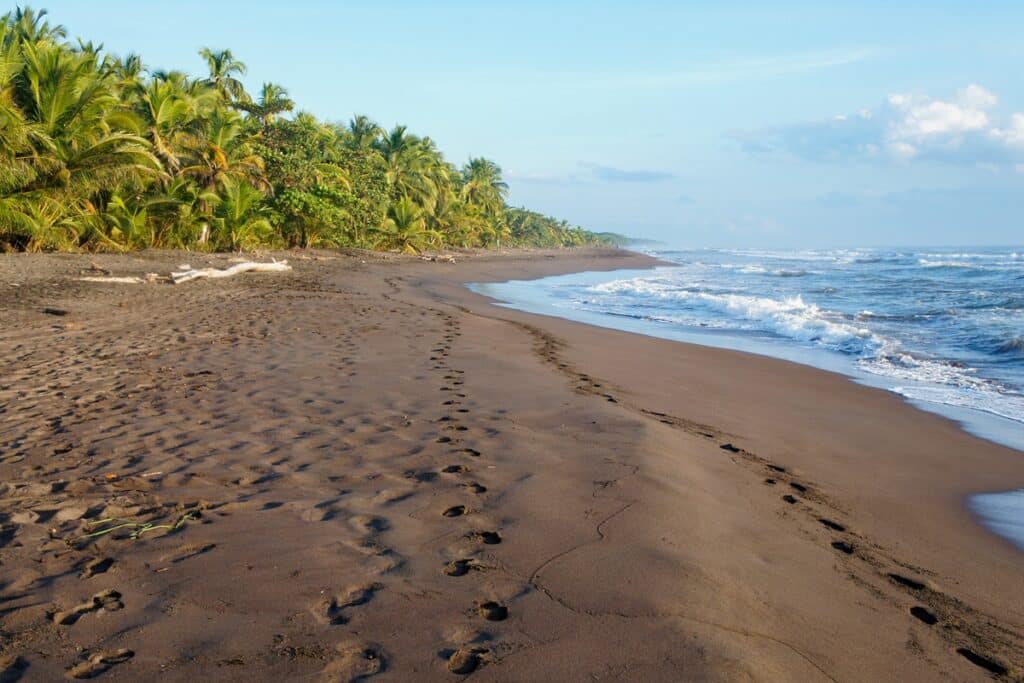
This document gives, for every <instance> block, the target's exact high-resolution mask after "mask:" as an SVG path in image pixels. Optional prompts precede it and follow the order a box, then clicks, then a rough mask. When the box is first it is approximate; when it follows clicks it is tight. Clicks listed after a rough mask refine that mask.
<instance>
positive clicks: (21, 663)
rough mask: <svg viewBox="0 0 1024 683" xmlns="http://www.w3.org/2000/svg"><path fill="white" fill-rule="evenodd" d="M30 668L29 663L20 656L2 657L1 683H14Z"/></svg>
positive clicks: (0, 665) (0, 660)
mask: <svg viewBox="0 0 1024 683" xmlns="http://www.w3.org/2000/svg"><path fill="white" fill-rule="evenodd" d="M27 668H28V662H26V661H25V660H24V659H22V658H21V657H19V656H18V655H7V656H6V657H0V683H14V682H15V681H17V680H19V679H20V678H21V677H22V675H23V674H24V672H25V669H27Z"/></svg>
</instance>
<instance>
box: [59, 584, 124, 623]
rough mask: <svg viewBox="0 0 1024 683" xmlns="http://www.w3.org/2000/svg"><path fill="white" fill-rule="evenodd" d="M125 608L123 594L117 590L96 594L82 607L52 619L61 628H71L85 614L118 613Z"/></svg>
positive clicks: (76, 606) (73, 608) (79, 606)
mask: <svg viewBox="0 0 1024 683" xmlns="http://www.w3.org/2000/svg"><path fill="white" fill-rule="evenodd" d="M123 608H124V603H123V602H121V594H120V593H118V592H117V591H115V590H105V591H100V592H99V593H96V594H95V595H94V596H92V597H91V598H89V599H88V600H86V601H85V602H83V603H81V604H80V605H75V606H74V607H72V608H71V609H69V610H60V611H57V612H54V613H53V617H52V619H53V623H55V624H58V625H60V626H70V625H72V624H74V623H75V622H76V621H78V618H79V617H81V616H82V615H83V614H88V613H89V612H95V611H97V610H104V611H107V612H116V611H117V610H119V609H123Z"/></svg>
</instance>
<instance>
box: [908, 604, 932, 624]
mask: <svg viewBox="0 0 1024 683" xmlns="http://www.w3.org/2000/svg"><path fill="white" fill-rule="evenodd" d="M910 614H911V615H912V616H913V617H914V618H915V619H919V620H920V621H923V622H924V623H926V624H928V625H929V626H934V625H935V624H936V623H938V621H939V620H938V618H937V617H936V616H935V615H934V614H932V613H931V612H929V611H928V610H927V609H925V608H924V607H921V606H920V605H918V606H916V607H911V608H910Z"/></svg>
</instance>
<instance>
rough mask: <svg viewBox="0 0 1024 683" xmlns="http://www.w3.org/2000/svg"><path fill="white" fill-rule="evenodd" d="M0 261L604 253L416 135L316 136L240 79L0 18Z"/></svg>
mask: <svg viewBox="0 0 1024 683" xmlns="http://www.w3.org/2000/svg"><path fill="white" fill-rule="evenodd" d="M0 31H2V36H0V250H7V251H10V250H15V251H43V250H96V251H100V250H106V251H129V250H136V249H144V248H179V249H194V250H211V251H214V250H219V251H226V250H240V249H254V248H259V247H267V248H271V247H275V248H277V247H332V246H337V247H358V248H371V249H382V250H394V249H397V250H401V251H404V252H409V253H415V252H418V251H422V250H426V249H440V248H444V247H492V246H499V245H500V246H544V247H556V246H572V245H581V244H588V243H604V242H609V241H610V240H609V237H608V236H607V235H597V234H595V233H592V232H588V231H586V230H583V229H581V228H578V227H575V226H571V225H569V224H568V223H566V222H565V221H560V220H556V219H554V218H550V217H548V216H544V215H541V214H539V213H536V212H533V211H528V210H526V209H522V208H515V207H511V206H509V205H508V204H507V201H506V199H507V196H508V185H507V184H506V182H505V181H504V180H503V179H502V171H501V168H500V167H499V166H498V165H497V164H496V163H494V162H493V161H491V160H488V159H485V158H482V157H481V158H471V159H469V160H468V161H467V162H466V163H465V165H463V166H462V167H458V166H456V165H454V164H452V163H451V162H449V161H447V160H446V159H445V158H444V155H443V154H442V153H441V151H440V150H439V149H438V148H437V145H436V144H435V143H434V141H433V140H431V139H430V138H429V137H426V136H419V135H415V134H413V133H411V132H409V130H407V128H406V127H405V126H401V125H396V126H395V127H393V128H391V129H390V130H385V129H383V128H381V127H380V126H379V125H377V123H375V122H374V121H372V120H370V119H369V118H367V117H366V116H354V117H353V118H351V120H349V121H348V122H347V123H343V124H339V123H328V122H325V121H321V120H318V119H317V118H316V117H314V116H313V115H311V114H308V113H304V112H301V111H296V106H295V103H294V102H293V101H292V100H291V99H290V98H289V97H288V93H287V91H286V90H285V89H284V87H282V86H280V85H278V84H275V83H265V84H264V85H263V86H262V87H261V88H260V89H259V92H257V93H250V92H247V91H246V88H245V87H244V85H243V83H242V81H241V80H240V78H241V77H242V76H244V75H245V74H246V67H245V64H244V63H243V62H241V61H239V60H238V59H237V58H236V57H235V55H234V54H232V52H231V51H230V50H212V49H203V50H201V51H200V54H201V56H202V57H203V59H204V60H205V61H206V64H207V67H208V74H207V75H205V76H200V77H193V76H190V75H188V74H186V73H184V72H182V71H164V70H155V69H149V68H147V67H146V65H145V63H144V62H143V61H142V59H141V58H140V57H139V56H138V55H135V54H128V55H124V56H116V55H112V54H109V53H106V52H105V51H104V50H103V47H102V46H100V45H95V44H93V43H90V42H85V41H83V40H82V39H76V40H74V41H72V40H70V39H69V38H68V32H67V30H66V29H65V28H64V27H63V26H60V25H56V24H53V23H51V22H50V21H49V19H48V16H47V13H46V12H45V10H44V11H33V10H32V9H29V8H25V9H18V10H15V11H12V12H9V13H8V14H6V15H4V16H3V17H2V19H0Z"/></svg>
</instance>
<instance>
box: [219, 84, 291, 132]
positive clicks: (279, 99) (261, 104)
mask: <svg viewBox="0 0 1024 683" xmlns="http://www.w3.org/2000/svg"><path fill="white" fill-rule="evenodd" d="M234 106H235V107H236V108H238V109H241V110H242V111H245V112H248V113H249V114H251V115H252V116H254V117H255V118H256V120H257V121H259V122H260V126H262V127H263V128H266V127H267V126H269V125H270V124H271V123H273V122H274V119H276V118H277V116H278V115H279V114H283V113H284V112H286V111H291V110H292V109H294V108H295V103H294V102H293V101H292V100H291V99H289V98H288V91H287V90H285V89H284V88H282V87H281V86H279V85H277V84H276V83H264V84H263V87H262V88H260V99H259V101H258V102H251V101H250V102H236V103H235V105H234Z"/></svg>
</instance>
